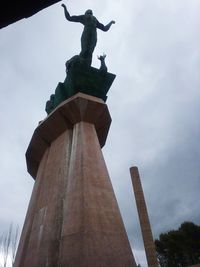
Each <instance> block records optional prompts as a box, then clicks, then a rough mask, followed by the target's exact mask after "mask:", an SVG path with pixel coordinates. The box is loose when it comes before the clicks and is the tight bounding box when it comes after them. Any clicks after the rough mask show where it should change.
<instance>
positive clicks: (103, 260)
mask: <svg viewBox="0 0 200 267" xmlns="http://www.w3.org/2000/svg"><path fill="white" fill-rule="evenodd" d="M110 123H111V118H110V115H109V112H108V109H107V106H106V105H105V103H104V102H103V101H102V100H100V99H98V98H96V97H92V96H88V95H84V94H81V93H79V94H77V95H75V96H73V97H71V98H70V99H68V100H66V101H65V102H63V103H62V104H60V105H59V106H58V107H57V108H56V109H55V110H54V111H53V112H52V113H51V114H50V115H49V116H48V117H47V118H46V119H45V120H44V121H42V122H41V123H40V125H39V126H38V127H37V129H36V130H35V132H34V134H33V137H32V139H31V142H30V145H29V147H28V150H27V153H26V158H27V166H28V171H29V173H30V174H31V175H32V177H33V178H34V179H35V185H34V188H33V193H32V196H31V200H30V204H29V208H28V211H27V215H26V219H25V223H24V228H23V231H22V235H21V239H20V243H19V247H18V251H17V255H16V260H15V264H14V267H27V266H28V267H45V266H48V267H56V266H57V267H104V266H105V267H109V266H110V267H111V266H115V267H122V266H123V267H126V266H127V267H136V264H135V260H134V257H133V255H132V251H131V247H130V244H129V242H128V238H127V235H126V231H125V228H124V225H123V222H122V218H121V215H120V212H119V208H118V205H117V201H116V198H115V195H114V192H113V188H112V185H111V182H110V178H109V174H108V171H107V168H106V164H105V161H104V158H103V155H102V152H101V147H102V146H103V145H104V144H105V141H106V137H107V133H108V130H109V126H110Z"/></svg>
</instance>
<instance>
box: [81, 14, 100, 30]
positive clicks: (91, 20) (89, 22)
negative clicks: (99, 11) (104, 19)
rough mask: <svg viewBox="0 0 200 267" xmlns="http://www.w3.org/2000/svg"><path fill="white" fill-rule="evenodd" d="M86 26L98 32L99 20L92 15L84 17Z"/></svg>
mask: <svg viewBox="0 0 200 267" xmlns="http://www.w3.org/2000/svg"><path fill="white" fill-rule="evenodd" d="M84 26H85V27H86V28H87V27H90V28H94V29H95V30H96V26H97V19H96V18H95V17H94V16H91V15H89V16H88V15H85V16H84Z"/></svg>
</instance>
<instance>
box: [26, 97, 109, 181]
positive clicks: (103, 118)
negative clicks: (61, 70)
mask: <svg viewBox="0 0 200 267" xmlns="http://www.w3.org/2000/svg"><path fill="white" fill-rule="evenodd" d="M80 121H84V122H89V123H91V124H94V126H95V129H96V132H97V136H98V140H99V143H100V146H101V147H103V146H104V145H105V142H106V138H107V135H108V131H109V128H110V124H111V117H110V113H109V110H108V107H107V105H106V104H105V103H104V101H103V100H101V99H99V98H97V97H94V96H89V95H86V94H83V93H78V94H76V95H74V96H72V97H71V98H69V99H67V100H66V101H64V102H62V103H61V104H60V105H59V106H58V107H57V108H56V109H55V110H53V111H52V112H51V113H50V114H49V115H48V116H47V117H46V118H45V119H44V120H43V121H41V122H40V124H39V125H38V127H37V128H36V129H35V131H34V133H33V136H32V138H31V141H30V144H29V146H28V149H27V151H26V162H27V169H28V172H29V174H30V175H31V176H32V177H33V178H34V179H35V178H36V175H37V171H38V167H39V164H40V161H41V159H42V157H43V155H44V152H45V150H46V149H47V148H48V147H49V146H50V145H51V143H52V142H53V141H54V140H55V139H56V138H57V137H58V136H59V135H61V134H62V133H63V132H64V131H66V130H67V129H69V128H73V125H75V124H76V123H78V122H80Z"/></svg>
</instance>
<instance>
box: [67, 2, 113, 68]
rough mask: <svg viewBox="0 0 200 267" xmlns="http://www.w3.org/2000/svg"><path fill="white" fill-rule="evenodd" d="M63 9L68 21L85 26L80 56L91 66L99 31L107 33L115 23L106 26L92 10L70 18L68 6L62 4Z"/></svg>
mask: <svg viewBox="0 0 200 267" xmlns="http://www.w3.org/2000/svg"><path fill="white" fill-rule="evenodd" d="M62 7H63V8H64V14H65V17H66V19H67V20H69V21H73V22H80V23H81V24H83V25H84V30H83V33H82V36H81V52H80V54H79V56H80V57H81V58H82V59H83V60H84V61H85V63H87V65H89V66H90V65H91V62H92V54H93V51H94V49H95V46H96V43H97V29H100V30H102V31H105V32H106V31H108V30H109V29H110V27H111V25H112V24H114V23H115V21H113V20H112V21H111V22H110V23H108V24H107V25H106V26H104V25H103V24H102V23H100V22H99V21H98V20H97V18H96V17H94V16H93V12H92V10H90V9H89V10H87V11H86V12H85V15H80V16H70V14H69V12H68V10H67V8H66V6H65V5H64V4H62Z"/></svg>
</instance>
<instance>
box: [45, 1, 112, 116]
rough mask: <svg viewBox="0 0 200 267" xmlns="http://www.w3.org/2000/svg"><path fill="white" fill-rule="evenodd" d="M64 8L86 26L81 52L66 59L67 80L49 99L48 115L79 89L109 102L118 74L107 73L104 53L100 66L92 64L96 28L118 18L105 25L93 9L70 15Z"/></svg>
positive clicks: (73, 19)
mask: <svg viewBox="0 0 200 267" xmlns="http://www.w3.org/2000/svg"><path fill="white" fill-rule="evenodd" d="M62 7H63V8H64V14H65V17H66V19H67V20H69V21H73V22H80V23H81V24H83V25H84V30H83V33H82V36H81V52H80V54H79V55H75V56H73V57H72V58H70V59H69V60H67V61H66V63H65V66H66V78H65V80H64V82H59V83H58V85H57V87H56V89H55V93H54V94H52V95H51V96H50V99H49V100H48V101H47V102H46V108H45V110H46V112H47V114H50V113H51V112H52V111H53V110H54V109H55V108H56V107H57V106H58V105H60V103H62V102H63V101H65V100H66V99H68V98H70V97H71V96H73V95H75V94H77V93H78V92H81V93H83V94H87V95H91V96H95V97H98V98H100V99H102V100H103V101H104V102H106V99H107V95H106V94H107V92H108V90H109V88H110V86H111V85H112V83H113V81H114V79H115V75H114V74H112V73H109V72H108V69H107V66H106V63H105V58H106V55H105V54H103V55H100V56H98V57H97V58H98V59H99V61H100V68H99V69H96V68H93V67H91V63H92V54H93V52H94V49H95V46H96V43H97V29H100V30H102V31H105V32H106V31H108V30H109V29H110V27H111V25H112V24H114V23H115V21H113V20H112V21H111V22H110V23H108V24H107V25H105V26H104V25H103V24H102V23H100V22H99V21H98V20H97V19H96V18H95V17H94V16H93V13H92V10H90V9H89V10H87V11H86V12H85V14H84V15H80V16H70V14H69V12H68V10H67V8H66V6H65V5H64V4H62Z"/></svg>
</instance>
